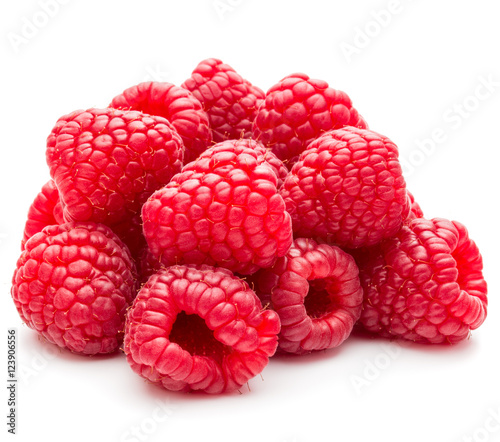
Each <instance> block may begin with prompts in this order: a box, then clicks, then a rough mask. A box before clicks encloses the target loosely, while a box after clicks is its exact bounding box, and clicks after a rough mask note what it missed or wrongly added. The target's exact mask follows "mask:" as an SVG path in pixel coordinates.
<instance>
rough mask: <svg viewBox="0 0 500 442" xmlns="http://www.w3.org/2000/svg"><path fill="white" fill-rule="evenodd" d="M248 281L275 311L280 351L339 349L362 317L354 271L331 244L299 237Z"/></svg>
mask: <svg viewBox="0 0 500 442" xmlns="http://www.w3.org/2000/svg"><path fill="white" fill-rule="evenodd" d="M249 279H250V281H251V282H252V283H254V285H255V290H256V292H257V294H258V295H259V297H260V298H261V300H262V302H263V304H266V303H270V306H271V308H272V309H273V310H275V311H276V312H277V313H278V315H279V317H280V322H281V332H280V335H279V348H280V349H281V350H283V351H285V352H288V353H295V354H303V353H309V352H311V351H313V350H324V349H327V348H333V347H338V346H339V345H340V344H342V342H344V341H345V340H346V339H347V338H348V337H349V335H350V334H351V331H352V329H353V326H354V324H355V322H356V321H357V320H358V318H359V316H360V314H361V307H362V304H363V290H362V288H361V284H360V280H359V271H358V267H357V265H356V263H355V261H354V259H353V258H352V257H351V256H350V255H349V254H347V253H346V252H344V251H342V250H341V249H340V248H338V247H335V246H329V245H327V244H317V243H316V242H315V241H313V240H312V239H308V238H298V239H296V240H295V241H294V243H293V245H292V247H291V248H290V250H289V251H288V253H287V254H286V255H285V256H284V257H282V258H280V259H278V261H277V262H276V264H275V265H274V266H273V267H271V268H269V269H262V270H260V271H258V272H257V273H256V274H254V275H252V276H251V277H250V278H249Z"/></svg>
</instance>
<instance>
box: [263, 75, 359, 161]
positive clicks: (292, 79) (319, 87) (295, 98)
mask: <svg viewBox="0 0 500 442" xmlns="http://www.w3.org/2000/svg"><path fill="white" fill-rule="evenodd" d="M344 126H355V127H359V128H362V129H366V128H367V127H368V126H367V124H366V122H365V121H364V120H363V118H362V117H361V116H360V115H359V114H358V112H357V111H356V109H354V108H353V107H352V103H351V99H350V98H349V97H348V96H347V94H346V93H344V92H341V91H337V90H335V89H332V88H331V87H329V86H328V83H326V82H325V81H322V80H314V79H312V78H309V77H308V76H307V75H305V74H300V73H299V74H292V75H289V76H287V77H285V78H283V79H282V80H281V81H280V82H279V83H277V84H275V85H274V86H272V87H271V88H270V89H269V90H268V92H267V94H266V97H265V101H264V103H263V104H262V106H261V107H260V108H259V111H258V112H257V116H256V117H255V121H254V125H253V137H254V138H255V139H257V140H259V141H260V142H261V143H263V144H264V146H267V147H270V148H271V149H272V151H273V152H274V153H275V154H276V156H277V157H278V158H279V159H281V160H283V161H284V162H285V163H286V164H287V165H288V166H289V167H291V166H292V165H293V163H295V161H296V160H297V157H298V155H300V153H301V152H302V151H303V150H304V149H305V148H306V147H307V145H308V144H309V143H310V142H311V141H312V140H314V139H315V138H317V137H318V136H320V135H321V134H322V133H323V132H325V131H329V130H332V129H338V128H341V127H344Z"/></svg>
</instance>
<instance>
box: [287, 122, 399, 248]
mask: <svg viewBox="0 0 500 442" xmlns="http://www.w3.org/2000/svg"><path fill="white" fill-rule="evenodd" d="M280 194H281V195H282V196H283V199H284V200H285V203H286V208H287V210H288V212H289V213H290V214H291V215H292V222H293V231H294V235H295V236H296V237H311V238H314V239H317V240H320V242H328V243H331V244H335V245H338V246H340V247H346V248H352V249H354V248H357V247H363V246H371V245H374V244H377V243H378V242H380V241H381V240H382V239H383V238H387V237H390V236H392V235H394V234H395V233H396V232H397V231H398V230H399V229H400V227H401V225H402V223H403V221H404V220H405V219H406V218H407V217H408V213H409V199H408V197H407V192H406V184H405V181H404V178H403V175H402V171H401V166H400V164H399V161H398V149H397V147H396V145H395V144H394V143H393V142H392V141H390V140H389V139H388V138H386V137H384V136H382V135H379V134H377V133H375V132H372V131H369V130H364V129H356V128H353V127H345V128H343V129H337V130H334V131H330V132H326V133H325V134H324V135H322V136H321V137H319V138H317V139H316V140H314V141H313V142H312V143H311V144H310V145H309V146H308V148H307V149H306V150H305V151H304V152H303V153H302V154H301V155H300V157H299V161H298V162H297V163H296V164H294V166H293V167H292V169H291V171H290V173H289V174H288V176H287V177H286V179H285V182H284V183H283V186H282V187H281V189H280Z"/></svg>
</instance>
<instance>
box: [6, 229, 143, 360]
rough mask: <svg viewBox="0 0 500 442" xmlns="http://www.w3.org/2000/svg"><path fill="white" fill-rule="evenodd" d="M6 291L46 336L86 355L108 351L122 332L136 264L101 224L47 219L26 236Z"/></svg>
mask: <svg viewBox="0 0 500 442" xmlns="http://www.w3.org/2000/svg"><path fill="white" fill-rule="evenodd" d="M11 294H12V298H13V299H14V304H15V305H16V308H17V311H18V312H19V315H20V316H21V319H22V320H23V321H24V322H25V323H26V324H27V325H28V327H30V328H32V329H33V330H36V331H37V332H38V333H40V334H41V335H42V336H43V337H45V338H46V339H47V340H48V341H49V342H52V343H54V344H56V345H58V346H59V347H65V348H68V349H69V350H71V351H73V352H76V353H82V354H86V355H94V354H97V353H110V352H113V351H115V350H116V349H117V348H118V346H119V345H120V343H121V341H122V338H123V328H124V321H125V312H126V309H127V307H128V306H129V304H130V303H131V302H132V299H133V297H134V295H135V267H134V263H133V261H132V258H131V256H130V253H129V252H128V250H127V248H126V247H125V246H124V244H123V243H122V242H121V241H120V240H119V239H118V237H117V236H116V235H115V234H114V233H113V232H112V231H111V230H110V229H109V228H108V227H106V226H105V225H103V224H97V223H91V222H89V223H65V224H61V225H52V226H48V227H45V228H44V229H43V230H42V231H41V232H39V233H37V234H35V235H34V236H32V237H31V238H30V239H29V240H28V241H27V242H26V244H25V250H24V251H23V252H22V254H21V256H20V258H19V259H18V261H17V266H16V270H15V272H14V275H13V278H12V289H11Z"/></svg>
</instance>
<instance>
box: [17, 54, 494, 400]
mask: <svg viewBox="0 0 500 442" xmlns="http://www.w3.org/2000/svg"><path fill="white" fill-rule="evenodd" d="M46 159H47V164H48V167H49V171H50V177H51V179H50V180H49V181H48V182H47V183H46V184H45V185H44V186H43V187H42V189H41V191H40V193H39V194H38V195H37V196H36V197H35V199H34V201H33V203H32V205H31V207H30V208H29V211H28V219H27V221H26V225H25V229H24V235H23V239H22V242H21V250H22V253H21V256H20V258H19V259H18V261H17V265H16V269H15V272H14V276H13V279H12V290H11V294H12V298H13V300H14V303H15V306H16V308H17V311H18V312H19V315H20V316H21V319H22V320H23V321H24V322H25V323H26V324H27V325H28V327H30V328H32V329H34V330H36V331H37V332H38V333H39V334H40V335H41V336H43V337H44V338H45V339H46V340H47V341H49V342H51V343H54V344H56V345H58V346H59V347H63V348H66V349H69V350H70V351H72V352H75V353H80V354H84V355H97V354H103V353H111V352H115V351H117V350H118V349H121V350H122V351H123V352H124V353H125V355H126V359H127V361H128V363H129V364H130V366H131V368H132V370H133V371H134V372H136V373H137V374H139V375H140V376H142V377H143V378H145V379H147V380H148V381H149V382H152V383H157V384H159V385H161V386H163V387H164V388H166V389H168V390H174V391H192V390H200V391H204V392H207V393H222V392H227V391H232V390H237V389H239V388H240V387H241V386H242V385H244V384H245V383H246V382H247V381H248V380H249V379H251V378H253V377H254V376H256V375H257V374H259V373H260V372H261V371H262V370H263V369H264V367H265V366H266V365H267V363H268V362H269V358H270V357H272V356H273V355H274V354H275V353H277V352H278V353H288V354H290V353H291V354H296V355H302V354H306V353H310V352H312V351H318V350H324V349H329V348H333V347H337V346H339V345H341V344H342V343H343V342H344V341H345V340H346V339H347V338H348V337H349V336H350V335H351V333H353V332H355V333H364V334H366V333H369V334H373V335H378V336H381V337H384V338H389V339H405V340H410V341H414V342H417V343H422V344H455V343H457V342H459V341H461V340H463V339H465V338H467V337H468V336H469V335H470V331H471V330H474V329H476V328H477V327H479V326H480V325H481V324H482V323H483V321H484V320H485V318H486V311H487V285H486V282H485V280H484V278H483V274H482V268H483V266H482V258H481V254H480V252H479V250H478V248H477V246H476V244H475V243H474V242H473V241H472V240H471V239H470V238H469V235H468V232H467V230H466V228H465V227H464V226H463V225H462V224H460V223H459V222H456V221H449V220H446V219H442V218H434V219H426V218H424V215H423V213H422V210H421V208H420V206H419V205H418V203H417V202H416V201H415V200H414V199H413V196H412V194H411V193H410V192H409V191H408V190H407V188H406V184H405V180H404V177H403V175H402V169H401V166H400V163H399V161H398V148H397V146H396V145H395V144H394V143H393V142H392V141H391V140H390V139H389V138H387V137H386V136H384V135H380V134H379V133H377V132H374V131H372V130H370V129H368V125H367V123H366V122H365V120H364V119H363V118H362V116H361V115H360V114H359V113H358V111H357V110H356V109H355V108H354V107H353V105H352V103H351V100H350V98H349V97H348V95H347V94H345V93H344V92H341V91H338V90H335V89H332V88H331V87H329V86H328V84H327V83H326V82H324V81H321V80H314V79H311V78H309V77H308V76H307V75H304V74H292V75H289V76H287V77H285V78H283V79H282V80H281V81H279V82H278V83H277V84H275V85H274V86H272V87H271V88H270V89H269V91H268V92H267V93H264V92H263V91H262V90H261V89H259V88H258V87H256V86H254V85H252V84H251V83H250V82H249V81H247V80H245V79H244V78H242V77H241V76H240V75H239V74H238V73H237V72H236V71H235V70H234V69H233V68H231V67H230V66H229V65H227V64H224V63H223V62H222V61H220V60H217V59H207V60H204V61H202V62H201V63H200V64H198V66H197V67H196V69H195V70H194V71H193V72H192V74H191V76H190V77H189V78H188V79H187V80H186V81H185V82H184V83H183V84H182V85H181V86H175V85H174V84H171V83H167V82H144V83H140V84H138V85H136V86H132V87H130V88H128V89H126V90H125V91H123V92H122V93H121V94H120V95H117V96H116V97H114V98H113V99H112V100H111V102H110V104H109V106H108V107H106V108H102V109H96V108H92V109H87V110H77V111H75V112H72V113H70V114H68V115H65V116H63V117H61V118H60V119H59V120H58V121H57V122H56V124H55V126H54V128H53V129H52V131H51V132H50V134H49V136H48V138H47V150H46Z"/></svg>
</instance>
